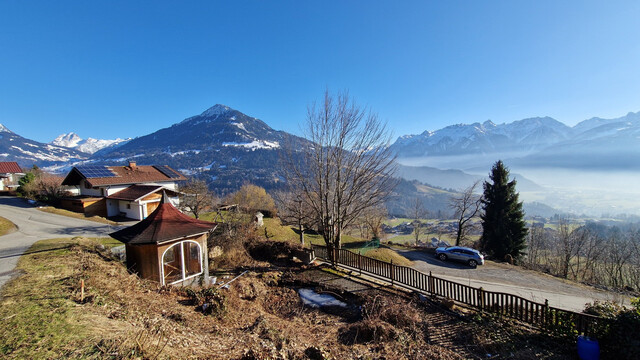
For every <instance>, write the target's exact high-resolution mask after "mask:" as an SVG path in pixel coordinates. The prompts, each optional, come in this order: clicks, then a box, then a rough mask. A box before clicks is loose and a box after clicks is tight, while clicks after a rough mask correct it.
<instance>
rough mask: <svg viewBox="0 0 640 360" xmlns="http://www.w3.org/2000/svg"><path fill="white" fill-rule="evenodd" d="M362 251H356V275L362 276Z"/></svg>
mask: <svg viewBox="0 0 640 360" xmlns="http://www.w3.org/2000/svg"><path fill="white" fill-rule="evenodd" d="M361 253H362V250H358V273H359V274H360V275H362V254H361Z"/></svg>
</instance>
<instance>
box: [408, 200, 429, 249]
mask: <svg viewBox="0 0 640 360" xmlns="http://www.w3.org/2000/svg"><path fill="white" fill-rule="evenodd" d="M425 214H426V210H425V209H424V206H423V205H422V200H421V199H420V198H419V197H416V198H415V199H414V202H413V206H412V207H411V217H412V218H413V237H414V239H415V242H416V246H418V245H419V242H420V234H421V232H422V218H423V217H424V216H425Z"/></svg>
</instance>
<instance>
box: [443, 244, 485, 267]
mask: <svg viewBox="0 0 640 360" xmlns="http://www.w3.org/2000/svg"><path fill="white" fill-rule="evenodd" d="M436 257H437V258H438V259H440V260H442V261H446V260H453V261H460V262H463V263H465V264H467V265H469V266H471V267H476V266H478V265H483V264H484V256H483V255H482V254H480V252H479V251H478V250H475V249H472V248H468V247H463V246H449V247H439V248H437V249H436Z"/></svg>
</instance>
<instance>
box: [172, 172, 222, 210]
mask: <svg viewBox="0 0 640 360" xmlns="http://www.w3.org/2000/svg"><path fill="white" fill-rule="evenodd" d="M180 191H181V192H182V195H181V199H180V208H181V209H182V210H186V211H190V212H191V213H192V214H193V216H195V217H196V219H198V218H199V217H200V215H202V213H203V212H205V211H207V210H210V209H211V208H212V206H214V205H215V202H217V201H216V198H215V196H214V195H213V193H212V192H211V191H210V190H209V187H208V186H207V183H206V182H205V181H204V180H197V179H191V180H189V181H188V182H187V183H186V184H184V185H183V186H181V187H180Z"/></svg>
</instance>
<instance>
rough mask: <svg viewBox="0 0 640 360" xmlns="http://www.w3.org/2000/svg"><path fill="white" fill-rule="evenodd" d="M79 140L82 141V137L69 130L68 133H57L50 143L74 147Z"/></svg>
mask: <svg viewBox="0 0 640 360" xmlns="http://www.w3.org/2000/svg"><path fill="white" fill-rule="evenodd" d="M80 141H82V138H81V137H80V136H78V134H76V133H74V132H70V133H68V134H62V135H59V136H58V137H57V138H55V139H54V140H53V141H52V142H51V144H53V145H58V146H64V147H68V148H75V147H76V146H78V143H80Z"/></svg>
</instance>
